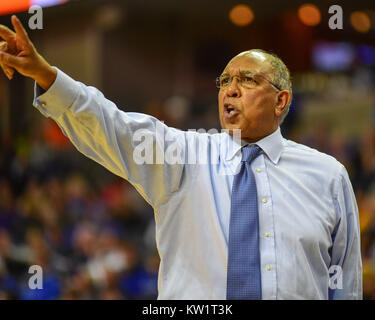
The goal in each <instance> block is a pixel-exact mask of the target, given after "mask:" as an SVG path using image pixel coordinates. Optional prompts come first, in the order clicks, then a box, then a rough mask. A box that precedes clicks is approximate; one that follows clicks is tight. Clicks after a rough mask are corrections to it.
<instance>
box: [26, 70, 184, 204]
mask: <svg viewBox="0 0 375 320" xmlns="http://www.w3.org/2000/svg"><path fill="white" fill-rule="evenodd" d="M56 69H57V68H56ZM57 71H58V72H57V78H56V80H55V82H54V83H53V84H52V86H51V87H50V88H49V89H48V90H47V91H45V92H43V91H41V90H40V89H41V88H39V87H38V86H37V84H35V89H34V90H35V96H34V102H33V105H34V106H35V107H36V108H37V109H38V110H39V111H40V112H41V113H42V114H43V115H44V116H46V117H49V118H52V119H53V120H54V121H55V122H56V123H57V124H58V125H59V127H60V128H61V130H62V131H63V133H64V134H65V135H66V136H67V137H68V138H69V139H70V141H71V142H72V143H73V145H74V146H75V147H76V148H77V149H78V150H79V151H80V152H82V153H83V154H84V155H86V156H87V157H89V158H90V159H92V160H94V161H96V162H98V163H99V164H101V165H103V166H104V167H105V168H107V169H108V170H110V171H111V172H113V173H114V174H116V175H118V176H120V177H123V178H124V179H126V180H128V181H129V182H130V183H131V184H132V185H133V186H134V187H135V188H136V189H137V190H138V192H139V193H140V194H141V195H142V196H143V197H144V198H145V200H146V201H147V202H148V203H150V204H151V205H152V206H153V207H154V208H155V207H158V206H159V205H161V204H164V203H166V202H167V201H168V199H169V198H170V197H171V195H172V194H173V193H174V192H176V191H177V190H179V188H180V186H181V183H182V182H183V181H182V180H183V173H184V165H183V161H180V160H179V159H180V158H178V159H177V160H176V159H174V158H173V156H170V157H169V159H167V158H166V154H165V152H164V150H170V151H171V152H170V153H169V154H176V153H178V152H179V151H181V150H184V144H185V133H184V132H183V131H180V130H177V129H174V128H170V127H167V126H166V125H164V123H163V122H161V121H159V120H157V119H156V118H154V117H152V116H148V115H145V114H141V113H134V112H124V111H121V110H119V109H118V108H117V106H116V105H115V104H114V103H113V102H111V101H109V100H108V99H106V98H105V97H104V95H103V94H102V93H101V92H100V91H99V90H98V89H96V88H94V87H90V86H86V85H84V84H83V83H80V82H78V81H75V80H73V79H72V78H71V77H69V76H68V75H66V74H65V73H64V72H62V71H61V70H59V69H57Z"/></svg>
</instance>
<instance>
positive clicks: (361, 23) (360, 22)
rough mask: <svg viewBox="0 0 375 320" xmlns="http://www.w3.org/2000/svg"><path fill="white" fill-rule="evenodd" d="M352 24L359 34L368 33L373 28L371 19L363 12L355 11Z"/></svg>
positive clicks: (351, 17) (351, 19) (352, 15)
mask: <svg viewBox="0 0 375 320" xmlns="http://www.w3.org/2000/svg"><path fill="white" fill-rule="evenodd" d="M350 23H351V24H352V26H353V28H354V29H355V30H356V31H358V32H363V33H365V32H368V31H369V30H370V28H371V21H370V17H369V16H368V15H367V14H366V13H365V12H362V11H354V12H352V14H351V15H350Z"/></svg>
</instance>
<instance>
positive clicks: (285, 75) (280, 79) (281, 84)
mask: <svg viewBox="0 0 375 320" xmlns="http://www.w3.org/2000/svg"><path fill="white" fill-rule="evenodd" d="M248 52H249V53H251V52H259V53H263V54H265V55H267V57H268V61H269V63H270V66H271V69H272V72H271V74H270V76H271V81H272V82H273V83H274V84H275V85H276V86H277V87H278V88H279V89H280V90H287V91H289V93H290V99H289V101H288V105H287V106H286V108H285V110H284V112H283V114H282V115H281V119H280V122H279V124H281V123H282V122H283V121H284V119H285V117H286V116H287V114H288V112H289V108H290V105H291V103H292V98H293V89H292V79H291V75H290V71H289V69H288V67H287V66H286V65H285V63H284V62H283V61H282V60H281V59H280V58H279V57H278V56H277V55H276V54H275V53H273V52H268V51H265V50H262V49H251V50H249V51H248Z"/></svg>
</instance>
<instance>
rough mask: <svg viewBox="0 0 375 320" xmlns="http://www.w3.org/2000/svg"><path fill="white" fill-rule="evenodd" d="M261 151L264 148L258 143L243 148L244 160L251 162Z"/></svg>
mask: <svg viewBox="0 0 375 320" xmlns="http://www.w3.org/2000/svg"><path fill="white" fill-rule="evenodd" d="M261 151H262V149H261V148H260V147H259V146H257V145H256V144H252V145H247V146H245V147H244V148H242V161H244V162H249V163H250V162H251V161H253V159H255V158H256V157H257V156H258V154H259V153H260V152H261Z"/></svg>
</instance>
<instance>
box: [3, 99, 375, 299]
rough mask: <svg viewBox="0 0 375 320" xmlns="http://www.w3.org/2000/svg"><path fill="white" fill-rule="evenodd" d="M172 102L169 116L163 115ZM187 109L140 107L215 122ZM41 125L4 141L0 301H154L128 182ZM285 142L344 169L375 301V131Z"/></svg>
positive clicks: (147, 237) (146, 245) (151, 255)
mask: <svg viewBox="0 0 375 320" xmlns="http://www.w3.org/2000/svg"><path fill="white" fill-rule="evenodd" d="M172 105H174V106H175V109H174V110H176V112H168V110H169V109H170V108H171V106H172ZM177 111H178V112H177ZM191 111H192V110H190V109H189V104H188V103H187V101H186V100H184V99H182V98H181V97H180V98H179V97H172V98H171V99H170V100H169V101H168V103H166V104H165V105H164V107H161V105H160V104H157V103H150V105H148V106H146V107H145V112H147V113H150V114H153V115H155V116H157V117H159V118H160V119H165V118H167V121H166V123H167V124H169V125H172V126H176V127H179V128H185V126H186V125H189V126H190V128H194V127H196V125H198V127H196V128H197V129H198V128H199V127H206V128H212V127H213V126H217V119H216V110H213V111H212V110H211V112H206V113H204V115H203V117H202V116H201V117H200V121H201V122H195V119H194V116H193V115H194V112H191ZM163 112H164V113H163ZM167 115H170V117H171V115H173V117H174V118H168V116H167ZM188 117H190V118H189V121H188V122H187V121H186V119H187V118H188ZM292 117H293V115H291V118H292ZM41 118H42V117H41ZM41 121H42V123H43V125H41V126H39V128H37V129H35V130H34V131H33V132H32V133H30V134H26V133H25V134H24V135H23V136H19V137H3V138H2V145H1V153H0V299H155V298H156V297H157V274H158V267H159V256H158V252H157V249H156V245H155V230H154V228H155V225H154V216H153V211H152V208H151V207H150V206H148V205H147V204H146V202H145V201H144V200H143V199H142V198H141V197H140V196H139V195H138V194H137V192H136V191H135V189H134V188H133V187H132V186H131V185H130V184H129V183H128V182H126V181H124V180H122V179H121V178H119V177H116V176H114V175H112V174H109V173H107V172H106V171H105V170H104V169H100V170H99V171H98V172H94V171H95V170H98V168H99V167H100V166H99V165H97V164H95V163H94V162H92V161H91V160H89V159H87V158H85V157H84V156H82V155H80V154H79V153H78V151H76V150H75V149H74V148H73V146H72V145H71V144H70V142H69V141H68V140H67V139H66V138H65V137H64V136H63V135H62V134H61V132H60V130H59V129H58V127H57V125H55V124H54V122H52V121H51V120H49V119H44V118H43V120H41ZM202 121H203V122H202ZM185 129H186V128H185ZM292 138H293V139H294V140H296V141H297V142H300V143H304V144H306V145H308V146H311V147H313V148H316V149H318V150H320V151H322V152H325V153H328V154H330V155H332V156H334V157H335V158H336V159H338V160H339V161H340V162H341V163H343V164H344V165H345V166H346V168H347V170H348V172H349V175H350V178H351V181H352V184H353V187H354V190H355V193H356V197H357V202H358V207H359V215H360V226H361V244H362V257H363V271H364V273H363V274H364V282H363V283H364V298H365V299H375V130H374V129H369V130H368V131H366V132H364V133H363V134H362V135H361V136H360V137H359V138H358V137H357V138H353V139H352V140H348V139H345V138H343V137H342V136H340V135H338V134H336V133H334V131H331V130H330V128H329V127H326V126H317V127H316V128H315V130H312V131H310V132H307V133H306V134H304V135H303V136H297V137H292ZM100 168H101V167H100ZM93 170H94V171H93ZM101 170H102V171H101ZM31 265H39V266H41V267H42V270H43V290H31V289H30V288H29V285H28V281H29V279H30V277H31V275H32V274H30V273H29V267H30V266H31Z"/></svg>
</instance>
